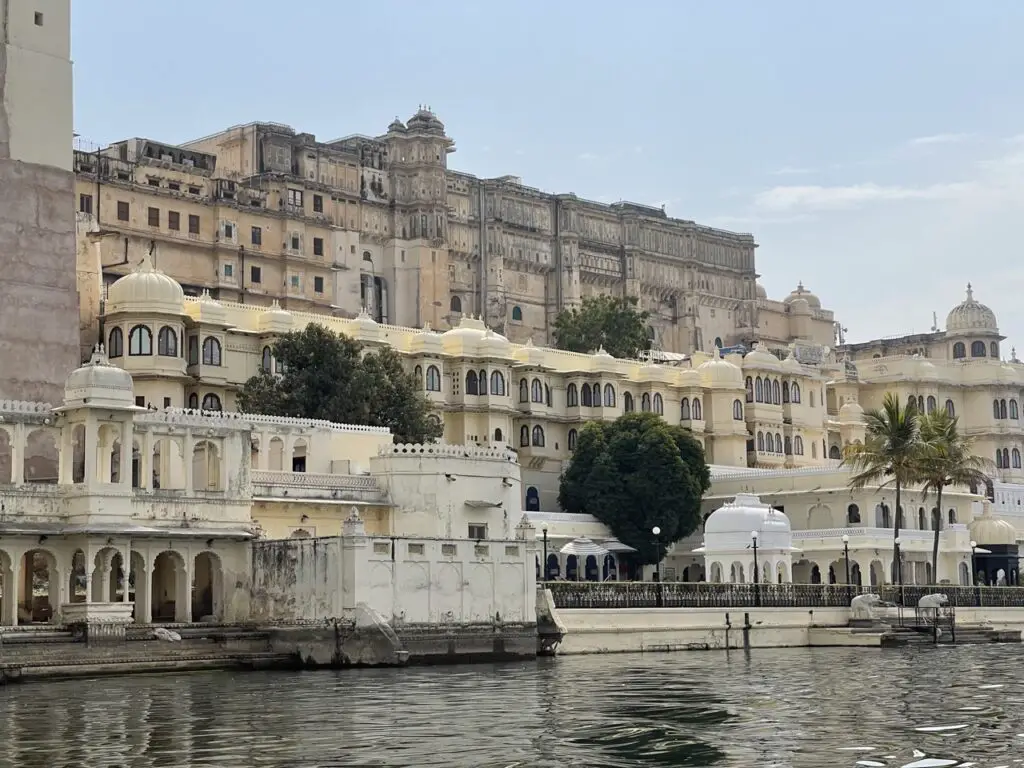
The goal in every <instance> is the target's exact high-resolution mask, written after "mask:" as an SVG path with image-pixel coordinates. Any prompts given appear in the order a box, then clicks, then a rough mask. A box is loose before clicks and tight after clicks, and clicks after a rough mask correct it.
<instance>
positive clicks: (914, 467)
mask: <svg viewBox="0 0 1024 768" xmlns="http://www.w3.org/2000/svg"><path fill="white" fill-rule="evenodd" d="M919 416H920V414H919V412H918V410H917V407H916V406H915V405H914V403H913V401H908V403H907V405H906V407H904V406H902V405H900V401H899V398H898V397H897V396H896V395H895V394H894V393H892V392H886V393H885V399H884V400H883V401H882V407H881V408H878V409H874V410H870V411H867V412H865V414H864V421H865V434H864V443H863V444H861V443H852V444H850V445H847V446H846V448H845V449H844V451H843V465H847V466H849V467H850V469H851V470H853V473H854V474H853V476H852V477H850V480H849V482H848V483H847V485H849V487H850V488H852V489H858V490H859V489H861V488H864V487H865V486H867V485H874V484H876V483H877V484H878V487H879V488H885V487H886V486H887V485H889V483H893V484H894V486H895V488H896V520H895V524H894V525H893V537H892V539H893V555H894V558H895V566H896V568H895V570H896V580H897V583H898V584H899V585H900V586H902V585H903V564H902V563H901V562H900V545H899V538H900V523H902V522H903V521H902V520H901V516H902V514H901V513H902V506H901V500H900V494H901V492H902V491H903V489H904V488H905V487H906V486H907V485H909V484H911V483H913V482H914V481H915V480H916V479H917V477H918V473H919V467H920V461H921V460H920V455H921V453H922V443H921V431H920V424H919Z"/></svg>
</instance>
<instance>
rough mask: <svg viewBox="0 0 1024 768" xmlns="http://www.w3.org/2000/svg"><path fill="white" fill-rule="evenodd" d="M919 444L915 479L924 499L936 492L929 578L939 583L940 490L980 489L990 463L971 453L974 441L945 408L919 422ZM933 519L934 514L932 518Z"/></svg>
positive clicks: (986, 479) (985, 480) (923, 417)
mask: <svg viewBox="0 0 1024 768" xmlns="http://www.w3.org/2000/svg"><path fill="white" fill-rule="evenodd" d="M920 430H921V442H922V443H923V444H924V446H926V450H924V451H922V452H921V454H920V456H919V461H920V464H919V466H918V476H917V480H918V482H920V483H921V484H922V489H923V491H924V495H925V497H927V495H928V493H929V492H932V491H934V492H935V506H936V509H937V510H938V515H939V518H938V520H934V519H933V521H932V527H933V528H934V529H935V539H934V540H933V541H932V579H933V580H934V581H935V583H938V581H939V572H938V570H937V568H938V560H939V528H940V527H941V525H942V489H943V488H945V487H946V486H948V485H961V486H968V487H977V486H983V485H985V483H986V482H987V481H988V476H987V475H986V474H985V471H986V470H987V469H988V468H989V464H990V462H989V461H988V460H987V459H984V458H982V457H981V456H976V455H975V454H974V453H973V452H972V450H971V449H972V448H973V442H974V441H973V440H972V439H971V438H969V437H967V436H965V435H964V434H962V433H961V432H960V430H959V425H958V420H957V418H956V417H955V416H950V415H949V414H948V413H947V412H946V411H945V409H939V410H935V411H933V412H932V413H929V414H928V415H926V416H922V417H921V419H920ZM932 517H933V518H934V515H933V516H932Z"/></svg>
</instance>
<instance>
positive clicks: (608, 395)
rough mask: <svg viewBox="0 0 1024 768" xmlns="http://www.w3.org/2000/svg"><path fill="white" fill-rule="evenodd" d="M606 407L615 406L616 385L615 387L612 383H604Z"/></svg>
mask: <svg viewBox="0 0 1024 768" xmlns="http://www.w3.org/2000/svg"><path fill="white" fill-rule="evenodd" d="M604 407H605V408H614V407H615V387H613V386H612V385H611V384H605V385H604Z"/></svg>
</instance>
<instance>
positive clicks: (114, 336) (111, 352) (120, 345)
mask: <svg viewBox="0 0 1024 768" xmlns="http://www.w3.org/2000/svg"><path fill="white" fill-rule="evenodd" d="M123 354H124V333H123V332H122V331H121V329H120V328H112V329H111V330H110V335H109V336H108V337H107V357H120V356H121V355H123Z"/></svg>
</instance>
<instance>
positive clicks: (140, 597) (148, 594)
mask: <svg viewBox="0 0 1024 768" xmlns="http://www.w3.org/2000/svg"><path fill="white" fill-rule="evenodd" d="M152 620H153V566H152V565H150V564H149V563H148V562H145V563H143V565H142V567H141V568H138V569H137V570H136V573H135V623H136V624H149V623H150V622H151V621H152Z"/></svg>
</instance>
